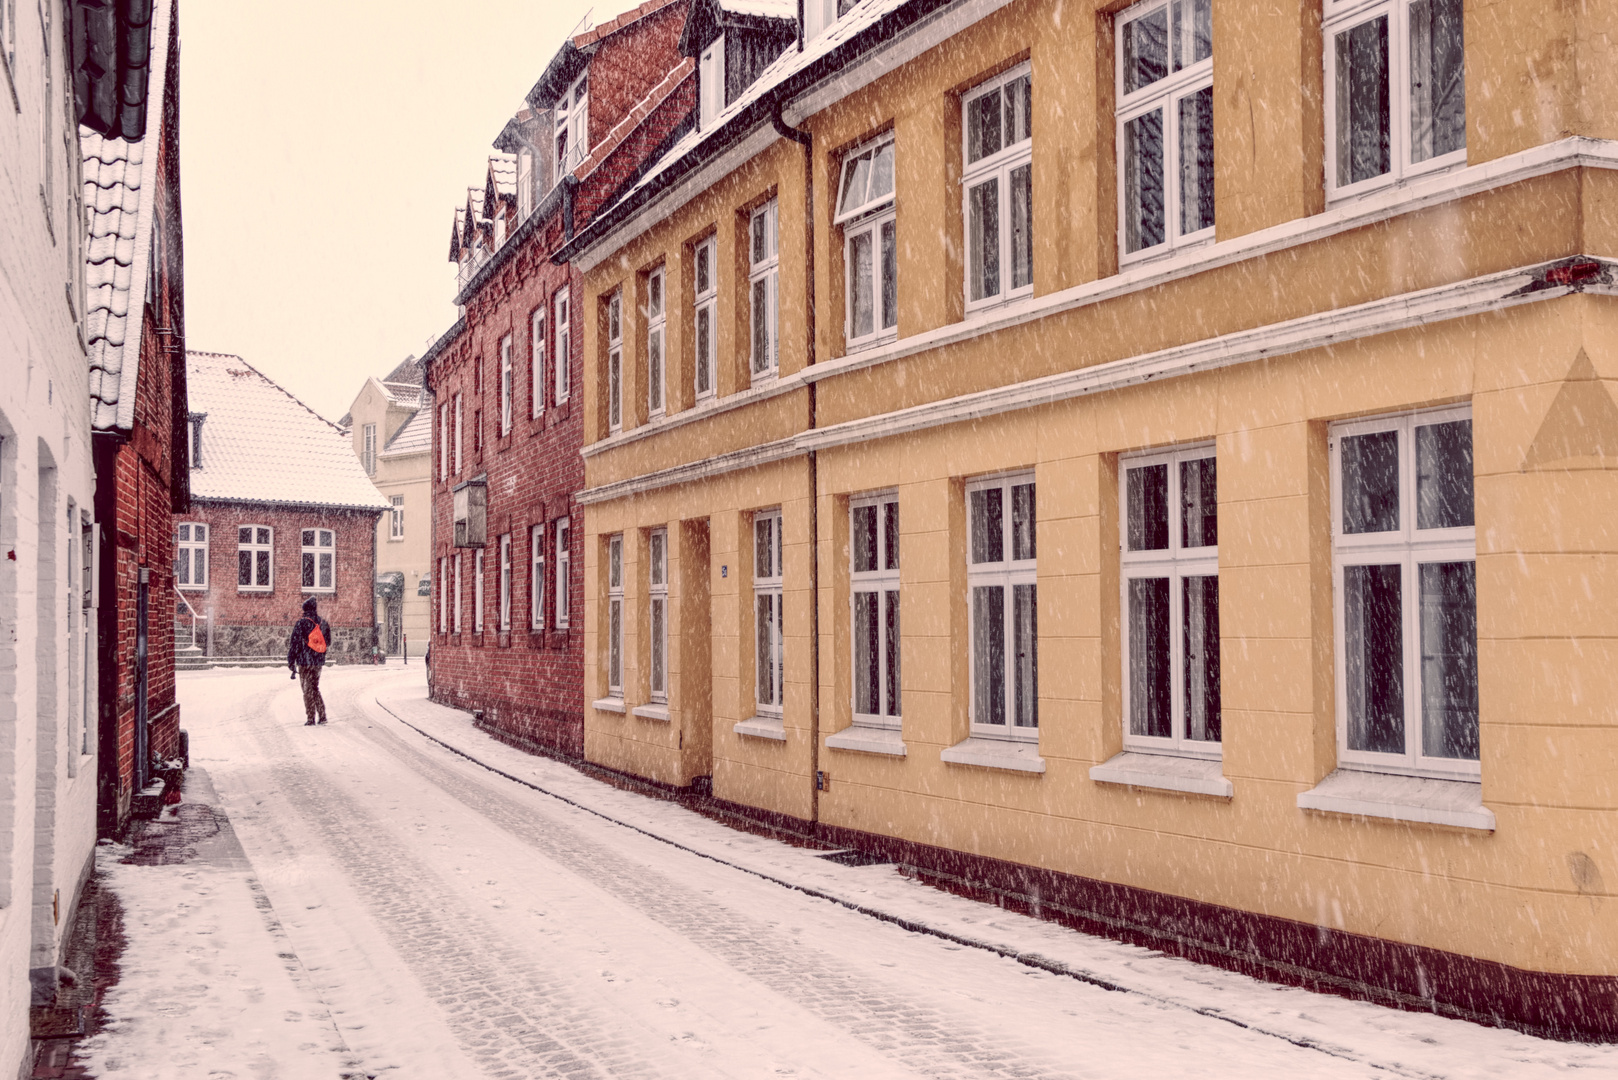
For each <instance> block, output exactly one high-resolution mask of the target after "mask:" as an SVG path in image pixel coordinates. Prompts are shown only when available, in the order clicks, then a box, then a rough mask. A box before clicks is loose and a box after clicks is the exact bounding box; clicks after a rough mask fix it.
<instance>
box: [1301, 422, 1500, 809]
mask: <svg viewBox="0 0 1618 1080" xmlns="http://www.w3.org/2000/svg"><path fill="white" fill-rule="evenodd" d="M1471 418H1472V409H1471V406H1469V405H1464V406H1459V407H1450V408H1443V409H1432V410H1425V411H1419V412H1410V413H1399V414H1394V415H1387V416H1378V417H1372V418H1368V419H1363V420H1353V421H1344V422H1341V423H1337V424H1333V425H1331V427H1330V429H1329V431H1328V439H1329V448H1330V454H1331V481H1332V482H1331V494H1332V500H1331V514H1332V601H1333V602H1332V608H1333V612H1332V614H1333V619H1334V623H1335V626H1334V639H1335V644H1336V649H1335V652H1336V654H1337V672H1336V676H1337V761H1338V764H1339V765H1340V766H1342V767H1343V768H1347V769H1358V770H1362V771H1367V772H1384V773H1397V774H1401V775H1406V776H1430V777H1439V778H1447V779H1460V780H1476V779H1477V778H1478V777H1479V776H1481V775H1482V765H1481V762H1480V760H1478V759H1467V758H1443V757H1433V756H1429V755H1427V754H1425V753H1424V752H1423V750H1422V735H1423V725H1422V717H1421V703H1422V699H1421V690H1422V670H1421V669H1422V656H1421V648H1422V646H1421V633H1420V631H1421V606H1420V605H1421V596H1420V585H1419V570H1418V569H1417V568H1418V566H1419V565H1420V564H1422V563H1439V562H1451V563H1453V562H1471V563H1473V564H1474V574H1475V572H1476V571H1475V566H1476V562H1477V527H1476V525H1475V524H1473V525H1470V526H1461V527H1455V528H1443V529H1418V528H1416V508H1417V475H1416V474H1417V468H1416V466H1417V463H1416V454H1415V430H1416V428H1418V427H1425V426H1428V425H1431V424H1442V423H1449V422H1454V421H1459V420H1466V421H1470V420H1471ZM1381 431H1394V432H1397V434H1398V448H1399V528H1398V529H1397V530H1395V531H1390V532H1380V533H1358V534H1348V533H1345V531H1344V529H1343V490H1342V487H1343V485H1342V475H1343V474H1342V446H1343V440H1344V438H1347V437H1351V436H1355V435H1365V434H1370V433H1373V432H1381ZM1474 453H1475V443H1474ZM1474 470H1475V466H1474ZM1473 511H1474V515H1475V513H1476V501H1475V498H1474V502H1473ZM1475 520H1476V519H1475V516H1474V521H1475ZM1393 564H1396V565H1398V566H1400V568H1401V570H1400V614H1401V617H1402V623H1401V628H1402V629H1401V635H1400V636H1401V644H1402V646H1403V657H1402V661H1403V669H1404V670H1403V674H1404V678H1403V697H1404V720H1403V730H1404V738H1405V750H1404V752H1403V753H1402V754H1391V753H1377V752H1374V751H1366V750H1351V749H1349V745H1348V736H1349V720H1350V717H1349V711H1348V710H1349V706H1348V662H1349V649H1348V637H1347V632H1346V626H1345V619H1346V611H1345V607H1346V605H1345V600H1346V595H1347V588H1346V582H1345V568H1346V567H1350V566H1367V565H1369V566H1377V565H1393ZM1474 582H1475V578H1474ZM1475 597H1476V593H1475V591H1474V603H1475ZM1475 618H1476V611H1475V609H1474V625H1475ZM1473 656H1474V662H1476V657H1477V654H1476V651H1475V643H1474V654H1473ZM1475 689H1476V688H1475V687H1474V692H1475Z"/></svg>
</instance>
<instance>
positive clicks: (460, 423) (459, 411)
mask: <svg viewBox="0 0 1618 1080" xmlns="http://www.w3.org/2000/svg"><path fill="white" fill-rule="evenodd" d="M465 421H466V413H465V410H464V409H463V408H462V402H461V395H460V394H456V395H455V472H454V474H453V475H455V476H459V475H461V447H462V445H463V439H464V435H465V431H466V423H465Z"/></svg>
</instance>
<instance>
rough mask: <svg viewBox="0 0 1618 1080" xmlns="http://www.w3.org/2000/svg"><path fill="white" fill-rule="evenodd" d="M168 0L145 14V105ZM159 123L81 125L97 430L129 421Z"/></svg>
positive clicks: (165, 39) (154, 96)
mask: <svg viewBox="0 0 1618 1080" xmlns="http://www.w3.org/2000/svg"><path fill="white" fill-rule="evenodd" d="M172 17H173V5H172V3H164V4H158V5H157V7H156V10H155V11H154V12H153V15H152V31H151V43H152V55H151V64H150V70H151V76H150V80H151V81H150V83H149V84H148V87H147V95H146V108H147V109H150V108H151V107H152V106H151V103H152V102H156V103H157V108H158V109H159V110H161V109H162V107H163V87H164V82H165V80H166V78H167V75H168V49H169V21H170V19H171V18H172ZM161 135H162V131H161V125H160V124H159V125H151V124H148V125H147V126H146V136H145V138H143V139H140V140H137V141H134V142H128V141H125V140H123V139H108V138H106V137H104V136H102V135H98V134H96V133H95V132H94V131H91V130H90V129H89V128H80V130H79V142H80V147H81V149H82V151H83V154H84V204H85V219H86V225H87V226H88V236H87V237H86V244H85V267H84V275H85V281H84V289H85V312H84V316H85V319H84V321H85V329H86V334H87V339H86V345H87V347H88V348H89V351H90V407H91V416H90V423H91V426H92V427H94V428H95V429H96V430H98V431H109V430H113V429H117V430H122V431H128V430H130V429H131V428H133V427H134V425H135V385H136V380H137V379H138V378H139V374H140V341H141V319H142V317H143V316H144V314H145V311H146V306H145V303H144V298H145V289H146V276H147V274H148V273H149V272H150V265H149V264H150V261H151V255H152V226H153V223H154V221H155V220H156V217H157V212H156V199H157V158H158V154H157V144H158V140H159V138H160V137H161Z"/></svg>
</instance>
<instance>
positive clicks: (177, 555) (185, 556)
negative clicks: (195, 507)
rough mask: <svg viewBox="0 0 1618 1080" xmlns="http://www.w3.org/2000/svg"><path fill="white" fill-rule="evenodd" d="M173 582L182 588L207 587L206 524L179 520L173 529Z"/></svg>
mask: <svg viewBox="0 0 1618 1080" xmlns="http://www.w3.org/2000/svg"><path fill="white" fill-rule="evenodd" d="M174 540H175V545H174V584H176V585H178V586H179V587H180V588H182V589H206V588H207V587H208V526H206V525H203V524H200V523H198V522H181V523H180V524H179V525H177V526H175V531H174Z"/></svg>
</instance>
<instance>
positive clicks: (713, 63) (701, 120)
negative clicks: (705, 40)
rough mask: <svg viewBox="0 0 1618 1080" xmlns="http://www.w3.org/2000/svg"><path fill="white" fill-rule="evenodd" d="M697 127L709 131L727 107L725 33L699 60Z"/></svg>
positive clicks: (704, 50)
mask: <svg viewBox="0 0 1618 1080" xmlns="http://www.w3.org/2000/svg"><path fill="white" fill-rule="evenodd" d="M697 89H698V102H697V110H698V112H697V127H698V128H700V129H701V130H703V131H707V130H708V129H709V128H711V127H713V124H714V120H715V119H717V118H718V116H719V114H720V113H721V112H723V111H724V109H725V35H724V34H720V35H719V36H718V37H716V38H714V40H713V42H712V43H711V44H710V45H709V46H708V47H707V48H706V49H703V50H702V56H701V58H700V59H699V60H698V61H697Z"/></svg>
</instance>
